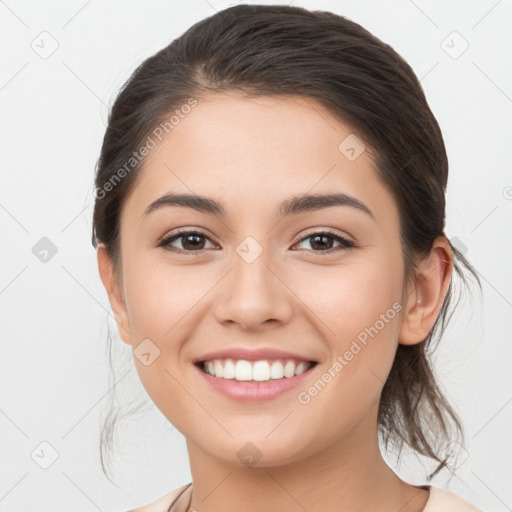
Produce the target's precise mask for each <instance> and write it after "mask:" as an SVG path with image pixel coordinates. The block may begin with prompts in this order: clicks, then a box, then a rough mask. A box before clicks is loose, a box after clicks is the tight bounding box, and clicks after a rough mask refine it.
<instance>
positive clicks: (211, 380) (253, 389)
mask: <svg viewBox="0 0 512 512" xmlns="http://www.w3.org/2000/svg"><path fill="white" fill-rule="evenodd" d="M194 366H195V368H196V370H197V371H198V372H199V373H200V374H201V376H202V377H203V379H205V380H206V382H207V383H208V384H210V386H211V387H212V388H213V389H214V390H215V391H218V392H219V393H222V394H223V395H225V396H227V397H229V398H232V399H234V400H240V401H248V402H254V401H260V400H270V399H272V398H275V397H277V396H279V395H281V394H282V393H285V392H286V391H290V390H292V389H293V388H296V387H297V386H298V385H299V384H301V383H303V382H304V380H305V379H307V378H308V376H309V375H310V374H311V372H312V370H313V369H314V368H315V367H316V366H317V365H313V366H312V367H311V368H309V370H307V371H305V372H304V373H301V374H300V375H295V376H294V377H289V378H287V377H284V378H282V379H275V380H266V381H260V382H256V381H238V380H234V379H218V378H217V377H213V376H212V375H210V374H209V373H206V372H204V371H203V370H201V368H199V367H198V366H197V365H194Z"/></svg>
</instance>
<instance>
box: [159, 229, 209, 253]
mask: <svg viewBox="0 0 512 512" xmlns="http://www.w3.org/2000/svg"><path fill="white" fill-rule="evenodd" d="M201 238H203V239H205V240H208V241H210V242H211V240H210V238H209V237H208V236H206V235H205V234H204V233H201V232H200V231H187V230H182V231H178V232H177V233H175V234H173V235H171V236H168V237H165V238H163V239H162V241H161V242H160V243H159V244H158V247H164V248H165V249H167V250H169V251H176V252H198V251H201V250H203V249H204V242H201ZM177 240H180V241H181V244H182V247H183V249H179V248H175V247H172V246H171V244H172V243H173V242H175V241H177Z"/></svg>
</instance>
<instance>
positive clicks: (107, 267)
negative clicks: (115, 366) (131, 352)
mask: <svg viewBox="0 0 512 512" xmlns="http://www.w3.org/2000/svg"><path fill="white" fill-rule="evenodd" d="M97 259H98V271H99V274H100V278H101V281H102V283H103V286H104V287H105V290H106V291H107V295H108V300H109V302H110V307H111V308H112V311H113V313H114V317H115V321H116V324H117V330H118V331H119V335H120V336H121V339H122V340H123V341H124V343H126V344H127V345H131V334H130V332H131V331H130V324H129V319H128V313H127V310H126V303H125V300H124V296H123V292H122V284H121V283H119V282H118V279H117V277H116V274H115V272H114V268H113V265H112V260H111V258H110V255H109V254H108V251H107V248H106V247H105V245H104V244H103V243H101V244H99V245H98V251H97Z"/></svg>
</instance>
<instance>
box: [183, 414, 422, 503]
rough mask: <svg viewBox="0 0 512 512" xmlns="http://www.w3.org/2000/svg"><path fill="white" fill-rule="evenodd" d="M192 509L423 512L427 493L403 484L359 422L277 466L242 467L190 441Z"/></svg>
mask: <svg viewBox="0 0 512 512" xmlns="http://www.w3.org/2000/svg"><path fill="white" fill-rule="evenodd" d="M187 447H188V452H189V459H190V468H191V473H192V480H193V491H192V501H191V506H192V507H194V508H195V509H196V510H200V511H201V512H215V511H217V512H218V511H219V510H222V511H223V512H234V511H237V512H239V511H240V510H244V511H246V512H268V510H279V511H280V512H297V511H298V510H307V511H308V512H316V511H318V512H320V511H322V512H326V511H334V510H336V512H359V511H360V512H363V511H367V510H379V511H381V512H386V511H389V512H391V511H392V512H396V511H397V510H400V511H401V512H420V511H422V510H423V508H424V506H425V504H426V502H427V500H428V496H429V494H428V491H426V490H422V489H421V488H419V487H416V486H413V485H410V484H407V483H406V482H403V481H402V480H401V479H400V478H399V477H398V476H397V475H396V474H395V473H394V472H393V471H392V470H391V469H390V468H389V466H388V465H387V464H386V462H385V461H384V459H383V458H382V455H381V453H380V450H379V446H378V437H377V429H376V427H375V428H371V426H370V425H368V426H367V427H365V426H364V425H361V424H359V425H358V427H357V428H356V429H354V431H353V432H352V433H351V435H350V436H348V437H346V438H344V439H343V441H342V442H338V443H337V444H331V445H329V446H326V447H325V449H323V450H321V451H319V452H316V453H314V454H312V455H310V456H308V457H306V458H302V459H300V460H297V461H294V462H291V463H288V464H285V465H281V466H273V467H258V466H257V465H256V466H254V467H240V466H234V465H232V464H229V463H226V462H224V461H222V460H219V459H217V458H213V457H212V456H210V455H209V454H208V453H206V452H205V451H203V450H202V449H201V448H200V447H199V446H197V445H196V444H194V443H192V442H191V441H187Z"/></svg>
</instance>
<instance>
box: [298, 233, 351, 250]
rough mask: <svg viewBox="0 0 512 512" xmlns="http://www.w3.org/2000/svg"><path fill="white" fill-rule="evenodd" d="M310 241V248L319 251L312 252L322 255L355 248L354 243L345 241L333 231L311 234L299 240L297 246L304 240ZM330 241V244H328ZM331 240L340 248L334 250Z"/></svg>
mask: <svg viewBox="0 0 512 512" xmlns="http://www.w3.org/2000/svg"><path fill="white" fill-rule="evenodd" d="M309 239H311V240H312V242H310V245H311V247H317V248H319V250H314V251H313V252H317V253H320V254H324V253H332V252H335V251H340V250H342V249H349V248H351V247H355V244H354V242H352V241H351V240H347V239H346V238H344V237H342V236H340V235H338V234H337V233H335V232H333V231H317V232H315V233H311V234H309V235H308V236H306V237H304V238H303V239H302V240H300V242H299V244H300V243H302V242H303V241H304V240H309ZM329 240H331V242H329ZM332 240H334V241H336V242H338V243H339V244H340V246H338V247H336V248H332Z"/></svg>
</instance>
